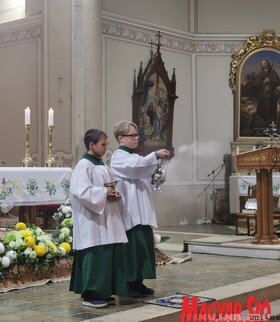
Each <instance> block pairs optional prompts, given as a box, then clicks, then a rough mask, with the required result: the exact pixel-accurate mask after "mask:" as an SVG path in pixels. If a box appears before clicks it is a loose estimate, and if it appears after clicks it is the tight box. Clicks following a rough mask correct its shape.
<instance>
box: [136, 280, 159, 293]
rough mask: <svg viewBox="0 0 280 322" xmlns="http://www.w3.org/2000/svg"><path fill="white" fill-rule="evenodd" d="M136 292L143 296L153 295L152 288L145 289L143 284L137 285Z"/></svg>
mask: <svg viewBox="0 0 280 322" xmlns="http://www.w3.org/2000/svg"><path fill="white" fill-rule="evenodd" d="M137 291H138V292H140V293H141V294H143V295H153V294H154V293H155V290H154V289H153V288H150V287H147V286H146V285H144V284H143V283H141V284H139V285H137Z"/></svg>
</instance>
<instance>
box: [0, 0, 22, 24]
mask: <svg viewBox="0 0 280 322" xmlns="http://www.w3.org/2000/svg"><path fill="white" fill-rule="evenodd" d="M24 17H25V0H0V23H3V22H8V21H12V20H17V19H22V18H24Z"/></svg>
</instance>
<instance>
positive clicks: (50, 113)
mask: <svg viewBox="0 0 280 322" xmlns="http://www.w3.org/2000/svg"><path fill="white" fill-rule="evenodd" d="M48 125H49V126H53V125H54V123H53V109H52V108H50V109H49V116H48Z"/></svg>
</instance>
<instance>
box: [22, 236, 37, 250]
mask: <svg viewBox="0 0 280 322" xmlns="http://www.w3.org/2000/svg"><path fill="white" fill-rule="evenodd" d="M24 241H25V245H26V246H27V247H30V248H34V246H35V239H34V238H33V237H32V236H27V237H26V238H25V239H24Z"/></svg>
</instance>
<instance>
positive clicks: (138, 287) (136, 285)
mask: <svg viewBox="0 0 280 322" xmlns="http://www.w3.org/2000/svg"><path fill="white" fill-rule="evenodd" d="M128 288H130V289H133V290H135V291H137V292H139V293H140V294H141V295H143V296H145V295H153V294H154V293H155V290H154V289H153V288H150V287H147V286H146V285H144V284H143V280H142V279H141V280H140V279H139V280H137V281H134V282H128Z"/></svg>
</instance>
